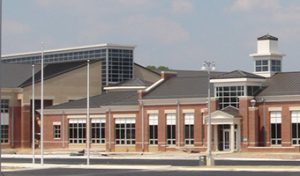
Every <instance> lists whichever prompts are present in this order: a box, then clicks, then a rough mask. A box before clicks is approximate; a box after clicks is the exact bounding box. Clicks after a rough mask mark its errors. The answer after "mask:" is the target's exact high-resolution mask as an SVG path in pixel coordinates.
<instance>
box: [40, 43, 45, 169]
mask: <svg viewBox="0 0 300 176" xmlns="http://www.w3.org/2000/svg"><path fill="white" fill-rule="evenodd" d="M40 134H41V165H44V44H43V43H42V52H41V132H40Z"/></svg>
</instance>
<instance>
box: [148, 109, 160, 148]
mask: <svg viewBox="0 0 300 176" xmlns="http://www.w3.org/2000/svg"><path fill="white" fill-rule="evenodd" d="M149 144H150V145H157V144H158V114H149Z"/></svg>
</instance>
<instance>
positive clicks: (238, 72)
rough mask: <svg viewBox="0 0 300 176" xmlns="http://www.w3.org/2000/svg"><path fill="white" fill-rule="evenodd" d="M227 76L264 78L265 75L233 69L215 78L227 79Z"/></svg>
mask: <svg viewBox="0 0 300 176" xmlns="http://www.w3.org/2000/svg"><path fill="white" fill-rule="evenodd" d="M229 78H257V79H265V77H262V76H259V75H255V74H253V73H248V72H245V71H242V70H234V71H232V72H228V73H224V74H221V75H219V76H216V77H215V79H229Z"/></svg>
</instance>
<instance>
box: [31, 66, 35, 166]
mask: <svg viewBox="0 0 300 176" xmlns="http://www.w3.org/2000/svg"><path fill="white" fill-rule="evenodd" d="M34 74H35V72H34V64H33V65H32V100H31V101H32V102H31V106H32V107H31V111H32V164H35V97H34V88H35V87H34V83H35V78H34Z"/></svg>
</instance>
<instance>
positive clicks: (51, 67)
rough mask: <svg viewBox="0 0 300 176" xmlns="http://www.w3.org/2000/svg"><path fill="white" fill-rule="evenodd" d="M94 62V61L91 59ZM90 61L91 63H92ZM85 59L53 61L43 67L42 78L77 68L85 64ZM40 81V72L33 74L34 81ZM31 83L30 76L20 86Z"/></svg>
mask: <svg viewBox="0 0 300 176" xmlns="http://www.w3.org/2000/svg"><path fill="white" fill-rule="evenodd" d="M93 62H95V61H93ZM93 62H91V63H93ZM86 65H87V62H86V61H77V62H64V63H55V64H48V65H46V66H45V67H44V80H47V79H50V78H53V77H55V76H58V75H61V74H63V73H66V72H69V71H72V70H75V69H78V68H80V67H83V66H86ZM40 81H41V72H40V71H39V72H37V73H36V74H35V82H40ZM31 84H32V77H30V78H29V79H27V80H26V81H25V82H23V83H22V84H21V85H20V87H26V86H29V85H31Z"/></svg>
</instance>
